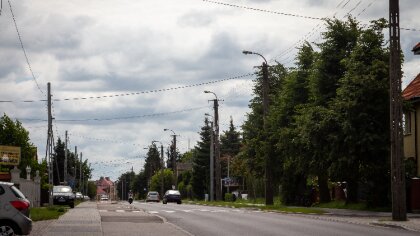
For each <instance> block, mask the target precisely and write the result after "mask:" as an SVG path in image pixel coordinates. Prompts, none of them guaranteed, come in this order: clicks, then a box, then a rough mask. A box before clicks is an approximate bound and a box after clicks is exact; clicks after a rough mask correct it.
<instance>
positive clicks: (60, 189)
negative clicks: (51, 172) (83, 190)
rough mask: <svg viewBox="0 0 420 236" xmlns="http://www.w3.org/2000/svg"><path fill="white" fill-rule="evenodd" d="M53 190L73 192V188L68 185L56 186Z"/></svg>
mask: <svg viewBox="0 0 420 236" xmlns="http://www.w3.org/2000/svg"><path fill="white" fill-rule="evenodd" d="M53 192H55V193H71V188H70V187H67V186H54V188H53Z"/></svg>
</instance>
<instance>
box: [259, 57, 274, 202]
mask: <svg viewBox="0 0 420 236" xmlns="http://www.w3.org/2000/svg"><path fill="white" fill-rule="evenodd" d="M262 71H263V113H264V135H265V141H266V145H268V134H267V133H268V127H267V125H268V121H267V119H268V112H269V98H268V94H269V85H268V65H267V62H263V64H262ZM266 147H267V146H266ZM268 151H269V150H268V148H266V150H265V155H266V157H265V204H266V205H273V204H274V199H273V198H274V194H273V172H272V166H271V162H272V161H271V155H270V154H269V153H267V152H268Z"/></svg>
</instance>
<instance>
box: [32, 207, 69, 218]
mask: <svg viewBox="0 0 420 236" xmlns="http://www.w3.org/2000/svg"><path fill="white" fill-rule="evenodd" d="M66 211H67V208H64V207H56V206H53V207H34V208H31V213H30V214H31V215H30V218H31V220H32V221H41V220H53V219H58V217H60V216H61V215H63V214H64V213H66Z"/></svg>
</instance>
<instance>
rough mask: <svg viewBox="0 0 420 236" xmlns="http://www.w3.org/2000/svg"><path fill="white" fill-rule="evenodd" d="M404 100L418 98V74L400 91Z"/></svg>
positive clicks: (419, 83)
mask: <svg viewBox="0 0 420 236" xmlns="http://www.w3.org/2000/svg"><path fill="white" fill-rule="evenodd" d="M402 97H403V98H404V100H412V99H414V98H420V74H418V75H417V77H416V78H415V79H413V81H411V82H410V84H409V85H408V86H407V87H406V88H405V89H404V90H403V91H402Z"/></svg>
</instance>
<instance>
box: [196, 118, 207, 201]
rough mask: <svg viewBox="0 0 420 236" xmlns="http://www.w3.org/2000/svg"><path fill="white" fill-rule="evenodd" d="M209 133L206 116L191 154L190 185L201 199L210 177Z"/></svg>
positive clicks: (205, 191)
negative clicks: (192, 154) (191, 170)
mask: <svg viewBox="0 0 420 236" xmlns="http://www.w3.org/2000/svg"><path fill="white" fill-rule="evenodd" d="M210 135H211V127H210V124H209V120H208V119H207V117H206V118H205V119H204V126H203V127H201V132H200V141H198V143H197V146H196V147H195V151H194V154H195V155H194V156H193V172H192V180H191V185H192V188H193V193H194V197H195V198H197V199H203V198H204V193H208V192H209V178H210Z"/></svg>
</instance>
